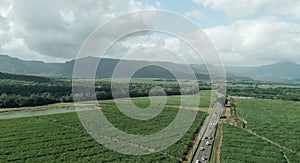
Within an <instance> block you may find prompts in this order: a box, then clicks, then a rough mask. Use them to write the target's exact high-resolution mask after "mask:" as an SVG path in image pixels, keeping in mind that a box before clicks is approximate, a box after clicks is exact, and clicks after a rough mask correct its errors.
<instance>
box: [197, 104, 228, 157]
mask: <svg viewBox="0 0 300 163" xmlns="http://www.w3.org/2000/svg"><path fill="white" fill-rule="evenodd" d="M222 107H223V105H222V104H221V103H219V102H216V103H215V104H214V107H213V108H212V109H211V111H210V112H209V116H208V117H207V118H208V123H207V125H206V128H205V131H204V134H203V135H202V138H201V141H200V143H199V146H198V147H197V151H196V153H195V155H194V158H193V162H201V163H206V162H208V161H209V158H210V155H211V152H212V144H213V141H214V135H215V132H216V128H217V124H218V121H219V119H220V114H221V109H222Z"/></svg>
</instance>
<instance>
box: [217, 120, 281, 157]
mask: <svg viewBox="0 0 300 163" xmlns="http://www.w3.org/2000/svg"><path fill="white" fill-rule="evenodd" d="M221 162H222V163H223V162H224V163H232V162H241V163H242V162H285V159H284V158H283V156H282V154H281V153H280V149H279V148H277V147H276V146H274V145H273V144H271V143H268V142H266V141H264V140H262V139H260V138H258V137H256V136H253V135H251V134H250V133H248V132H246V131H244V130H243V129H241V128H238V127H235V126H231V125H229V124H225V125H224V127H223V140H222V148H221Z"/></svg>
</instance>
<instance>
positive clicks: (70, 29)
mask: <svg viewBox="0 0 300 163" xmlns="http://www.w3.org/2000/svg"><path fill="white" fill-rule="evenodd" d="M120 8H122V9H120ZM143 8H147V9H149V8H151V9H153V8H155V6H151V5H148V4H144V3H141V2H139V1H136V0H122V3H120V1H118V2H115V1H111V0H101V1H98V0H90V1H82V0H75V1H72V3H70V1H68V0H52V1H40V0H31V1H18V0H11V1H6V0H4V1H1V2H0V53H6V54H10V55H11V56H16V57H20V56H23V59H29V60H30V59H42V57H37V54H38V56H45V57H44V58H43V59H46V60H44V61H52V60H48V59H53V58H58V59H59V58H63V59H64V60H65V59H73V58H75V57H76V55H77V53H78V50H79V48H80V47H81V45H82V43H83V42H84V41H85V40H86V38H87V37H88V35H89V34H90V33H91V32H92V31H93V30H94V29H95V28H97V27H98V26H100V25H101V24H102V23H104V22H106V21H108V20H110V19H112V18H113V17H115V16H117V15H118V14H122V13H125V12H128V11H132V10H138V9H143ZM114 29H115V28H113V29H111V30H114ZM16 40H19V42H20V40H22V41H21V42H22V46H16V47H14V48H7V47H8V45H10V44H11V43H13V42H15V41H16ZM17 48H19V49H17ZM22 48H23V49H22ZM12 49H14V50H12ZM16 52H18V53H24V54H23V55H21V54H17V53H16ZM25 53H26V54H25ZM25 56H26V57H25ZM36 57H37V58H36Z"/></svg>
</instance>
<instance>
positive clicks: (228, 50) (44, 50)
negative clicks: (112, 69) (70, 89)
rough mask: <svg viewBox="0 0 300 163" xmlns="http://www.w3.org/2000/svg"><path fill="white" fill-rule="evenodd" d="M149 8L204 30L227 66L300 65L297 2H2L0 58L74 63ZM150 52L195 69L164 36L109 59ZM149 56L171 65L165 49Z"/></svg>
mask: <svg viewBox="0 0 300 163" xmlns="http://www.w3.org/2000/svg"><path fill="white" fill-rule="evenodd" d="M144 9H151V10H165V11H170V12H173V13H175V14H177V15H179V16H183V17H186V18H187V19H189V20H190V21H192V22H193V23H195V24H196V25H198V26H199V28H200V29H202V31H204V33H205V34H206V35H207V36H208V38H209V39H210V41H211V42H212V43H213V45H214V46H215V48H216V50H217V51H218V54H219V56H220V57H221V59H222V61H223V63H224V65H226V66H230V65H231V66H253V65H264V64H270V63H275V62H280V61H292V62H297V63H300V1H297V0H276V1H274V0H185V1H182V0H140V1H139V0H101V1H99V0H89V1H82V0H74V1H72V2H71V1H69V0H51V1H50V0H44V1H40V0H28V1H19V0H1V1H0V54H5V55H9V56H12V57H16V58H20V59H25V60H40V61H44V62H65V61H68V60H71V59H74V58H76V56H77V54H78V51H79V49H80V47H81V46H82V45H83V43H84V41H85V40H86V39H87V38H88V36H89V35H90V34H91V33H92V32H93V31H94V30H95V29H97V27H99V26H101V25H103V24H104V23H106V22H107V21H109V20H112V19H114V18H116V17H117V16H119V15H122V14H124V13H127V12H132V11H138V10H144ZM126 22H127V23H132V24H134V25H149V24H143V20H140V22H135V21H132V20H126ZM121 28H122V27H121ZM174 28H180V25H178V27H174ZM114 30H120V27H112V29H111V33H113V31H114ZM107 37H108V39H109V36H107ZM149 46H150V47H154V46H159V47H167V48H169V49H171V50H173V51H175V52H176V53H179V55H182V56H185V57H186V58H189V59H190V62H193V61H194V62H195V59H194V58H193V55H194V54H193V52H192V51H191V50H190V47H189V46H187V45H185V44H184V43H183V42H182V41H180V40H178V38H174V36H170V35H169V36H165V35H164V34H159V33H148V34H145V33H142V34H140V35H133V36H132V37H127V38H125V39H121V40H120V41H118V42H116V44H115V45H113V46H112V48H111V49H110V50H108V54H107V56H109V57H112V58H118V57H120V54H125V53H129V52H134V49H139V52H140V53H142V52H143V50H140V49H141V48H142V49H143V48H144V49H145V47H149ZM144 51H145V50H144ZM144 53H145V55H144V57H142V59H149V58H150V60H151V59H152V60H162V61H168V58H170V57H169V56H167V55H166V56H167V57H166V56H165V57H164V56H163V54H164V52H161V51H160V50H158V51H153V50H147V52H144ZM154 53H159V54H160V55H158V54H156V55H154ZM166 54H169V52H168V53H166ZM133 59H134V57H133ZM197 62H198V61H197Z"/></svg>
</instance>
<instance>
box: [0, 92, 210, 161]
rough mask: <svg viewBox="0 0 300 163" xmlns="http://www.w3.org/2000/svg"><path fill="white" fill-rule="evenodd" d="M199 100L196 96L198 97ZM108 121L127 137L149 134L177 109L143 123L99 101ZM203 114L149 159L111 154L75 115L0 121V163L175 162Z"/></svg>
mask: <svg viewBox="0 0 300 163" xmlns="http://www.w3.org/2000/svg"><path fill="white" fill-rule="evenodd" d="M204 95H206V96H205V97H204V100H203V102H204V103H203V104H201V105H203V106H208V104H209V103H208V99H210V94H209V93H207V92H204ZM198 97H199V96H198ZM177 100H178V97H176V96H175V97H170V98H169V99H168V102H167V103H169V104H170V105H171V104H172V105H177V104H178V103H179V102H178V101H177ZM133 101H134V103H135V104H136V105H138V106H142V107H143V106H144V107H145V106H147V104H149V102H150V100H149V99H147V98H135V99H134V100H133ZM100 105H102V110H103V112H104V114H105V115H106V117H107V118H108V119H109V121H110V122H111V123H112V124H114V125H115V126H116V127H117V128H119V129H120V130H123V131H126V132H128V133H131V134H150V133H154V132H157V131H158V130H160V129H162V128H164V127H166V126H167V125H168V124H169V123H170V122H171V121H172V120H173V119H174V117H175V116H176V114H177V112H178V109H176V108H173V107H172V108H169V107H165V108H164V110H163V111H162V112H161V113H160V114H159V115H158V116H157V117H155V118H153V119H150V120H147V121H139V120H134V119H130V118H128V117H126V116H124V115H122V113H121V112H120V111H119V110H118V109H117V107H116V106H115V104H114V103H113V101H112V100H106V101H100ZM204 117H205V113H204V112H198V113H197V117H196V120H195V121H194V123H193V125H192V126H191V128H190V129H189V130H188V132H187V133H186V134H185V136H184V137H182V138H181V139H180V140H179V141H178V142H177V143H176V144H174V145H172V146H170V147H169V148H167V149H165V150H163V151H161V152H158V153H154V154H150V155H144V156H129V155H123V154H120V153H117V152H114V151H111V150H109V149H107V148H105V147H104V146H102V145H100V144H98V143H97V142H96V141H95V140H94V139H93V138H92V137H91V136H90V135H89V134H88V133H86V131H85V129H84V128H83V126H82V125H81V123H80V120H79V119H78V116H77V114H76V113H64V114H54V115H45V116H35V117H27V118H15V119H2V120H0V129H1V132H0V150H1V153H0V160H1V161H3V162H6V161H13V162H25V161H26V162H43V161H46V160H51V161H53V162H61V161H68V162H74V161H76V162H78V161H79V162H86V161H89V162H99V161H101V162H151V161H158V162H179V161H183V160H184V159H185V155H186V153H187V152H188V150H189V148H190V146H191V140H192V139H193V137H194V134H195V133H196V131H197V130H198V128H199V127H200V126H201V123H202V122H203V119H204Z"/></svg>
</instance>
